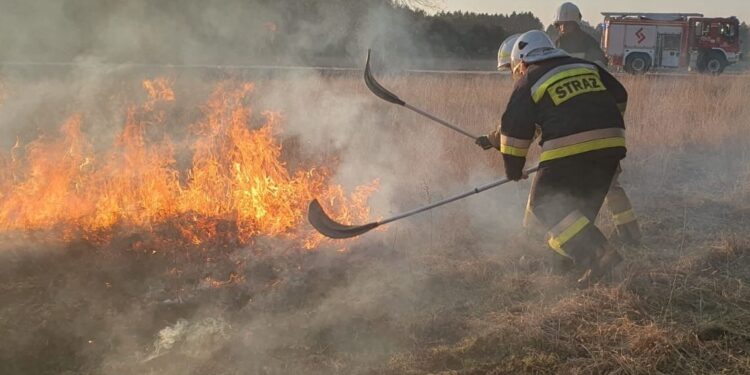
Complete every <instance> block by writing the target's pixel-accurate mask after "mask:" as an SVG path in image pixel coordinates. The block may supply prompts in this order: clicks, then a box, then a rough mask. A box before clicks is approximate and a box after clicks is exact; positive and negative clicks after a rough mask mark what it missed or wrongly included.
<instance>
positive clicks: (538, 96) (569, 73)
mask: <svg viewBox="0 0 750 375" xmlns="http://www.w3.org/2000/svg"><path fill="white" fill-rule="evenodd" d="M583 74H594V75H596V76H597V77H599V71H598V70H596V69H592V68H576V69H568V70H564V71H562V72H560V73H557V74H555V75H553V76H552V77H550V78H549V79H547V80H546V81H544V82H542V84H541V85H539V87H537V89H536V90H535V91H534V93H533V95H532V98H533V99H534V103H539V101H540V100H542V98H543V97H544V94H545V93H546V92H547V88H549V87H550V86H551V85H552V84H554V83H555V82H557V81H559V80H561V79H565V78H568V77H575V76H580V75H583Z"/></svg>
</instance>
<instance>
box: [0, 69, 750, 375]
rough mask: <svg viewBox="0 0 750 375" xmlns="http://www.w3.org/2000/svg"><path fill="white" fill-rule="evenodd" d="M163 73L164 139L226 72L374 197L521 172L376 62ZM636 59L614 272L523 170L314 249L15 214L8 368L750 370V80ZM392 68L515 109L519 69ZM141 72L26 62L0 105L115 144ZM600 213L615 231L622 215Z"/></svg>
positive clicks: (424, 195)
mask: <svg viewBox="0 0 750 375" xmlns="http://www.w3.org/2000/svg"><path fill="white" fill-rule="evenodd" d="M115 73H117V72H115ZM115 73H111V72H110V74H115ZM166 76H167V79H168V80H170V82H171V83H172V85H173V86H174V93H175V97H176V101H175V103H174V104H170V103H166V104H163V106H162V104H159V106H157V107H155V108H156V112H155V113H156V114H157V115H158V116H154V117H149V116H150V115H149V116H141V115H140V114H139V113H140V112H135V113H136V114H137V116H136V117H135V118H136V119H141V121H142V123H143V124H144V126H146V128H147V129H150V128H148V126H149V124H151V121H153V122H158V121H164V128H165V129H167V131H168V132H169V134H172V135H173V139H174V140H175V141H174V142H172V143H171V144H170V147H174V148H175V149H178V150H179V149H180V147H181V146H183V144H182V143H181V142H183V141H185V140H186V138H189V137H188V136H187V135H186V134H189V133H188V129H190V125H191V124H194V123H195V122H196V121H197V119H200V118H202V116H204V115H205V113H207V112H210V109H211V107H210V106H209V105H207V104H206V103H207V98H208V97H209V96H210V93H211V90H212V88H213V87H214V86H215V85H216V84H217V82H218V81H222V80H226V79H230V80H234V81H239V80H244V79H247V80H250V79H252V80H253V81H255V83H256V85H257V86H256V88H255V90H254V92H253V93H252V94H250V95H248V96H247V97H246V98H243V99H242V100H239V101H238V103H240V104H238V105H240V106H242V105H245V104H247V105H248V106H250V107H252V108H253V109H254V110H255V111H254V112H253V113H252V115H249V116H248V118H251V119H253V120H252V121H250V123H251V124H257V121H258V120H257V118H258V117H259V116H260V111H261V110H266V109H268V110H273V111H277V112H278V113H280V114H281V115H282V116H281V120H280V125H279V127H278V129H276V130H274V135H275V136H276V137H277V138H278V139H280V140H282V141H283V142H282V143H281V144H282V146H283V149H282V150H281V158H282V159H283V161H284V162H285V163H286V167H287V168H288V169H290V170H291V171H296V170H302V169H303V168H308V167H310V166H316V165H318V164H326V165H329V166H332V167H333V168H334V169H335V173H334V175H333V181H334V182H336V183H340V184H342V185H343V186H344V188H346V189H351V188H352V187H354V186H357V185H361V184H367V183H369V182H370V181H372V180H373V179H375V178H377V179H379V184H380V185H379V188H378V191H376V192H375V193H373V195H372V199H371V200H370V202H371V205H372V208H373V215H374V216H389V215H390V214H392V213H395V212H399V211H402V210H404V209H409V208H413V207H416V206H420V205H423V204H426V203H428V202H434V201H436V200H438V199H441V198H443V197H446V196H448V195H449V194H452V193H456V192H460V191H464V190H468V189H470V188H472V187H474V186H476V185H479V184H481V183H485V182H489V181H492V180H494V179H497V178H500V177H501V176H503V172H502V163H501V161H500V160H501V159H500V156H499V155H498V154H497V153H496V152H492V151H482V150H480V149H479V148H478V147H476V146H475V145H474V144H473V143H472V141H471V140H469V139H465V138H463V137H462V136H460V135H456V134H454V133H452V132H450V131H449V130H447V129H445V128H442V127H440V126H437V125H435V124H432V123H430V122H428V120H426V119H423V118H421V117H419V116H418V115H416V114H413V113H410V112H408V111H406V110H405V109H403V108H400V107H397V106H393V105H390V104H388V103H385V102H382V101H379V100H378V99H377V98H374V97H373V96H372V95H371V94H370V93H369V92H367V89H366V88H365V87H364V84H363V83H362V82H361V78H360V77H359V74H358V73H356V74H354V73H352V74H351V75H348V74H342V75H340V76H329V77H324V78H320V77H313V76H310V75H309V74H299V75H297V74H295V75H291V76H289V77H251V76H250V74H247V73H246V74H216V75H211V74H206V75H201V76H191V75H190V74H188V73H179V74H171V75H170V74H167V75H166ZM253 78H254V79H253ZM68 79H70V81H68ZM622 79H623V83H624V84H625V86H626V87H627V88H628V91H629V93H630V101H629V106H628V111H627V114H626V123H627V134H628V135H627V136H628V158H627V159H626V160H625V161H624V162H623V169H624V174H623V176H622V183H623V185H624V186H625V188H626V190H627V191H628V192H629V194H630V195H631V198H632V200H633V202H634V205H635V209H636V211H637V212H638V214H639V215H640V218H641V225H642V227H643V232H644V235H645V240H644V245H643V246H642V247H638V248H633V247H627V246H624V245H622V244H620V243H619V242H617V241H615V242H614V243H615V245H616V246H618V248H620V249H621V250H622V252H623V254H624V256H625V258H626V262H625V263H624V265H623V266H621V267H620V269H619V271H618V274H617V277H616V280H615V281H613V282H611V283H608V284H603V285H600V286H598V287H595V288H591V289H589V290H585V291H578V290H575V289H574V288H572V287H571V285H572V284H571V280H570V279H569V278H567V277H565V276H559V275H554V274H553V273H552V272H551V270H550V259H551V257H552V254H551V252H550V251H548V250H547V249H546V248H545V246H544V245H543V243H542V242H541V241H539V240H538V239H528V238H526V236H524V235H523V233H522V230H521V228H520V222H521V218H522V213H523V206H524V204H525V199H526V195H527V193H528V185H529V184H528V182H523V183H518V184H511V185H507V186H504V187H502V188H499V189H497V190H495V191H490V192H486V193H483V194H481V195H479V196H476V197H472V198H470V199H467V200H464V201H462V202H460V203H456V204H454V205H451V206H447V207H445V208H444V209H439V210H435V211H431V212H429V213H426V214H424V215H421V216H419V217H416V218H414V219H410V220H406V221H403V222H399V223H394V224H393V225H391V226H389V227H387V228H386V229H385V230H384V231H380V232H374V233H371V234H369V235H367V236H366V237H362V238H361V239H360V240H359V241H357V242H353V243H348V244H346V245H340V244H337V243H333V244H331V243H327V244H324V245H321V246H320V247H318V248H316V249H314V250H312V251H310V250H304V249H302V248H301V247H300V246H299V245H298V244H297V243H296V242H294V241H292V240H290V239H289V238H286V237H284V236H282V235H279V236H269V235H264V236H258V237H254V239H253V240H252V241H250V242H249V243H246V244H242V245H240V244H237V243H236V242H231V241H230V242H222V243H220V245H216V246H214V247H201V246H199V245H193V244H191V245H182V244H180V242H174V241H173V242H168V245H165V246H164V247H162V248H159V249H151V248H148V247H146V248H144V247H143V246H147V245H144V244H148V243H149V241H151V240H152V237H154V236H157V235H158V234H159V231H158V230H159V229H158V228H157V229H154V227H152V228H146V229H144V228H135V229H134V228H115V229H114V234H113V240H112V241H111V242H109V243H107V245H105V246H102V245H101V244H100V243H97V242H95V241H91V239H90V238H85V237H83V238H75V239H74V240H70V241H60V240H59V239H57V240H50V236H54V235H55V234H56V232H55V228H50V230H48V231H44V230H35V231H33V232H32V233H24V234H23V235H22V236H21V235H19V234H18V233H13V234H9V233H3V234H0V238H3V239H4V241H3V243H2V245H0V306H1V307H0V331H2V332H4V339H3V341H2V342H0V373H2V374H69V375H72V374H115V373H117V374H151V373H154V374H156V373H158V374H175V375H176V374H187V373H195V374H217V375H223V374H294V373H310V374H381V373H385V374H427V373H444V374H485V373H492V374H603V373H611V374H659V373H663V374H708V373H712V374H719V373H730V374H742V373H748V372H750V328H749V327H750V289H748V287H747V285H748V284H750V237H748V234H747V228H749V227H750V163H748V161H749V160H750V105H748V104H750V77H736V76H735V77H731V76H721V77H705V76H698V75H690V76H677V77H672V76H657V77H655V76H646V77H630V76H626V77H623V78H622ZM382 82H383V84H384V85H386V86H387V87H388V88H390V89H392V90H393V91H394V92H396V93H398V94H399V95H400V96H401V97H402V98H403V99H405V100H407V101H408V102H409V103H410V104H413V105H415V106H417V107H420V108H423V109H425V110H428V111H430V112H433V113H434V114H436V115H438V116H440V117H443V118H445V119H446V120H448V121H451V122H455V123H456V124H458V125H460V126H462V127H465V128H466V129H468V130H469V131H471V132H475V133H477V134H483V133H486V132H488V131H490V130H491V129H492V128H493V126H496V125H497V123H498V121H499V118H500V115H501V113H502V110H503V108H504V106H505V103H506V102H507V100H508V96H509V94H510V91H511V82H510V80H509V78H508V77H501V76H494V75H493V76H482V75H424V74H413V75H392V76H383V77H382ZM53 91H54V92H55V94H54V95H51V93H52V92H53ZM142 91H143V90H142V88H141V87H140V79H136V78H133V77H130V76H129V77H128V79H124V78H121V77H119V76H115V77H113V76H112V75H108V74H104V75H101V76H98V75H94V74H85V75H82V77H78V76H74V77H72V78H54V79H52V78H49V79H47V80H41V79H34V78H32V77H24V78H23V79H18V78H13V77H10V78H8V79H6V80H5V82H4V85H3V94H4V95H3V96H4V99H3V105H2V106H1V107H0V119H2V121H3V122H2V123H3V124H4V126H5V129H4V131H6V132H7V133H12V134H16V135H19V139H20V140H22V141H24V142H29V141H31V140H33V139H35V137H36V134H37V133H39V132H42V133H45V134H48V135H47V136H48V137H56V136H59V135H57V133H55V132H56V129H57V128H58V127H59V125H60V124H62V123H63V121H64V120H65V118H67V117H68V116H69V115H70V114H71V113H72V112H75V111H76V110H81V111H82V112H83V113H84V114H83V117H82V118H83V124H84V126H83V131H84V132H92V133H95V134H96V135H97V136H96V137H94V138H93V139H95V140H96V141H97V142H96V143H95V144H94V146H95V147H94V148H96V147H100V148H107V145H109V144H110V143H107V142H109V141H110V140H111V138H113V137H114V135H113V134H114V133H115V130H116V129H117V128H118V126H119V125H118V124H120V125H121V124H122V123H123V121H124V119H125V118H126V115H125V114H126V113H128V111H127V110H128V108H131V112H130V113H134V112H133V110H132V108H141V107H146V106H145V105H144V104H143V103H144V102H146V101H147V100H146V97H145V95H144V94H143V93H142ZM136 105H137V106H140V107H137V106H136ZM81 108H82V109H81ZM152 109H153V108H150V110H152ZM149 113H150V112H149ZM138 116H141V117H138ZM27 124H28V125H27ZM7 133H3V135H4V136H6V138H5V139H4V140H3V141H2V145H3V147H4V148H3V154H2V156H3V158H0V162H1V163H6V164H0V165H11V166H16V165H17V164H14V163H22V162H23V159H22V158H21V156H22V155H23V153H22V152H21V151H19V150H22V148H19V149H15V150H16V151H13V152H10V148H11V147H12V146H13V144H14V143H15V142H14V140H15V137H10V136H11V134H7ZM148 134H150V133H148ZM8 137H10V138H8ZM149 140H151V141H153V142H157V141H161V138H160V137H156V136H152V137H151V138H148V137H147V138H146V141H145V142H146V144H147V145H148V144H149V143H148V142H149ZM186 149H187V150H190V151H189V152H194V150H193V149H191V148H189V147H188V148H186ZM228 150H232V148H231V147H230V148H228ZM103 151H106V150H103ZM14 152H15V153H14ZM71 152H73V151H72V150H71ZM183 156H184V155H181V154H180V153H177V154H176V157H175V158H174V159H175V160H174V164H173V165H174V166H175V168H181V167H183V166H184V165H186V164H187V163H188V162H187V161H186V160H188V161H189V158H184V157H183ZM533 158H534V156H532V157H531V160H530V161H529V165H531V164H533ZM170 165H172V164H170ZM9 168H10V167H9ZM13 168H15V167H13ZM81 168H83V167H81ZM11 170H14V169H12V168H10V169H7V168H6V169H5V170H4V171H3V172H1V173H0V178H1V180H0V203H1V202H3V199H7V195H3V193H7V192H8V191H10V190H9V189H10V188H9V186H12V185H13V184H16V183H18V181H19V179H21V178H22V176H21V175H20V174H14V173H9V171H11ZM180 183H183V184H184V181H180ZM183 186H184V185H183ZM76 188H79V187H76ZM73 190H75V189H73ZM133 209H134V210H138V209H139V208H138V207H136V208H133ZM141 209H142V208H141ZM182 219H184V220H185V221H184V223H190V218H189V217H188V218H181V220H182ZM232 220H233V219H232V218H231V217H227V218H226V220H225V223H224V224H222V225H224V227H222V226H216V227H215V229H217V230H219V231H221V230H222V228H232V225H233V224H232ZM599 225H601V227H602V228H603V229H604V231H605V233H607V234H609V233H610V232H611V231H612V225H611V222H610V219H609V214H608V213H606V212H603V213H602V215H601V218H600V223H599ZM188 227H190V225H189V224H188ZM147 229H148V230H149V231H151V232H148V233H146V231H147ZM153 231H156V235H154V234H153ZM151 243H155V242H151ZM166 243H167V242H165V244H166ZM342 247H346V248H347V249H346V250H343V251H338V250H342V249H341V248H342Z"/></svg>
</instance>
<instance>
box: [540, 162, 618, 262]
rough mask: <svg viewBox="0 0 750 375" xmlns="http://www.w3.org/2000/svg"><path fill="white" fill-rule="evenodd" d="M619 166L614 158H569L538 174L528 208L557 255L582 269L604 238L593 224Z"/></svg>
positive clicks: (590, 260)
mask: <svg viewBox="0 0 750 375" xmlns="http://www.w3.org/2000/svg"><path fill="white" fill-rule="evenodd" d="M618 166H619V159H617V158H596V159H594V158H585V157H575V158H573V157H571V158H563V159H559V160H554V161H550V162H547V163H544V165H542V167H541V169H540V170H539V172H537V174H536V176H535V178H534V182H533V184H532V187H531V195H530V197H529V208H530V209H531V212H532V213H533V215H534V216H535V217H536V219H537V220H538V221H539V222H540V223H541V224H542V225H543V226H544V227H545V228H547V230H548V233H547V243H548V245H549V247H550V248H551V249H552V250H554V251H555V252H556V253H557V254H559V255H561V256H563V257H565V258H568V259H570V260H572V261H573V262H574V263H575V264H579V265H583V266H585V265H586V264H587V263H590V262H592V261H595V257H596V254H597V252H598V251H599V249H601V248H603V247H604V246H605V244H606V242H607V239H606V237H605V236H604V234H602V232H601V231H600V230H599V228H597V227H596V226H595V225H594V222H595V220H596V216H597V215H598V213H599V210H600V209H601V207H602V204H603V203H604V198H605V196H606V195H607V193H608V192H609V189H610V186H611V185H612V180H613V178H614V176H615V174H616V172H617V169H618Z"/></svg>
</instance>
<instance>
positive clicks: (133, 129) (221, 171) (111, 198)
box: [0, 79, 377, 249]
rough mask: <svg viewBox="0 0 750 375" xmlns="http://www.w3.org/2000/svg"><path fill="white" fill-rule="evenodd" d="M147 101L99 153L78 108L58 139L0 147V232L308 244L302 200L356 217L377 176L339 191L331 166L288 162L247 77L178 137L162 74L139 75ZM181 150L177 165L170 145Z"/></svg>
mask: <svg viewBox="0 0 750 375" xmlns="http://www.w3.org/2000/svg"><path fill="white" fill-rule="evenodd" d="M143 87H144V89H145V91H146V93H147V95H148V100H146V102H145V103H144V104H142V105H140V106H132V107H130V108H128V109H127V112H126V121H125V124H124V126H123V128H122V131H121V132H120V133H119V134H118V135H117V136H116V137H115V139H114V141H113V143H112V146H111V147H110V148H109V150H108V151H107V152H106V153H104V155H101V156H98V155H97V154H96V153H95V152H94V147H93V146H92V144H91V143H90V141H89V140H88V139H87V137H86V135H85V133H84V131H83V130H82V129H83V127H84V118H83V116H81V115H79V114H76V115H73V116H71V117H70V118H68V119H67V120H66V121H65V122H64V123H63V125H62V126H61V128H60V137H56V138H53V139H48V138H46V137H40V138H39V139H37V140H35V141H33V142H31V143H29V144H27V145H25V146H21V144H20V142H17V143H16V145H15V146H14V147H13V148H12V149H11V150H10V152H8V153H7V154H0V178H1V179H0V233H2V232H5V233H16V232H20V233H28V232H35V231H46V232H56V233H57V232H59V233H62V235H63V239H65V240H69V239H72V238H74V237H76V236H81V237H84V238H87V239H96V240H97V241H104V242H106V241H109V240H111V237H112V236H113V235H116V234H117V233H118V231H141V232H147V233H152V234H155V235H159V234H160V231H161V230H163V228H172V229H173V230H174V232H176V233H178V234H179V238H181V239H182V240H183V241H186V242H188V243H192V244H193V245H202V244H212V243H217V242H219V243H221V242H225V241H234V242H238V243H240V244H247V243H249V242H252V240H253V239H254V238H256V237H258V236H274V237H284V238H289V239H292V240H294V241H296V242H297V243H298V244H299V245H300V246H303V247H304V248H306V249H314V248H316V247H318V246H319V245H320V244H321V243H322V242H323V241H325V239H324V238H323V237H322V236H321V235H319V234H318V233H316V232H314V231H313V230H312V229H311V228H310V227H309V226H307V225H305V224H304V221H305V220H304V219H305V218H304V215H305V212H306V208H307V204H308V202H309V201H310V200H312V199H313V198H320V200H321V202H324V204H325V205H326V206H327V208H332V207H335V208H336V209H335V210H333V211H332V216H333V217H334V218H335V219H336V220H340V221H345V222H346V221H351V222H362V221H365V220H367V219H368V217H369V216H370V212H369V207H368V205H367V200H368V198H369V196H370V195H371V194H372V192H373V191H374V190H375V189H376V185H377V183H376V182H373V183H372V184H370V185H367V186H361V187H359V188H357V189H355V191H354V192H353V193H352V194H350V195H348V196H347V195H346V194H345V193H344V191H343V189H342V187H341V186H338V185H334V184H330V183H329V180H330V177H331V172H330V169H328V168H325V167H322V168H310V169H304V170H299V171H296V172H291V171H289V170H288V168H287V166H286V165H285V163H284V162H283V161H282V147H281V145H280V143H279V141H278V140H277V139H276V138H275V137H274V133H275V132H278V131H279V128H280V124H281V122H282V116H281V115H280V114H278V113H274V112H262V113H260V114H259V115H256V114H255V113H254V112H253V110H252V109H251V108H250V107H249V106H248V105H247V102H248V100H249V98H250V97H251V94H253V91H254V86H253V85H252V84H250V83H243V84H235V83H231V82H225V83H222V84H219V85H218V86H217V87H216V89H215V90H214V92H213V94H212V95H211V97H210V98H209V100H208V102H207V104H206V105H205V106H204V107H203V111H202V112H203V116H202V118H201V120H200V121H198V122H197V123H195V124H192V125H191V126H186V127H183V128H187V129H189V132H190V135H191V137H189V139H191V140H192V141H190V142H174V141H173V140H172V139H171V138H170V137H169V134H168V132H167V131H166V129H165V123H167V122H168V121H169V119H168V116H167V111H166V108H167V106H168V105H169V104H170V103H172V102H174V101H175V94H174V92H173V91H172V89H171V87H170V83H169V82H168V81H167V80H165V79H155V80H147V81H145V82H144V83H143ZM185 152H188V153H190V154H191V155H192V156H191V158H192V160H191V163H190V165H189V166H188V167H187V168H183V169H182V170H180V169H179V168H178V167H177V162H176V157H175V155H177V154H182V153H185Z"/></svg>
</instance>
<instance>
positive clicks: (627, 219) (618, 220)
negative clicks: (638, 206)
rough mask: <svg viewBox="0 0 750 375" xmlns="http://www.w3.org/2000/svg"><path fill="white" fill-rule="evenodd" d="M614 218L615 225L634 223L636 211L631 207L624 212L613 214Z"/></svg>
mask: <svg viewBox="0 0 750 375" xmlns="http://www.w3.org/2000/svg"><path fill="white" fill-rule="evenodd" d="M612 220H613V221H614V222H615V225H618V226H619V225H625V224H628V223H632V222H634V221H636V217H635V211H633V210H632V209H630V210H627V211H624V212H620V213H619V214H615V215H612Z"/></svg>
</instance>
